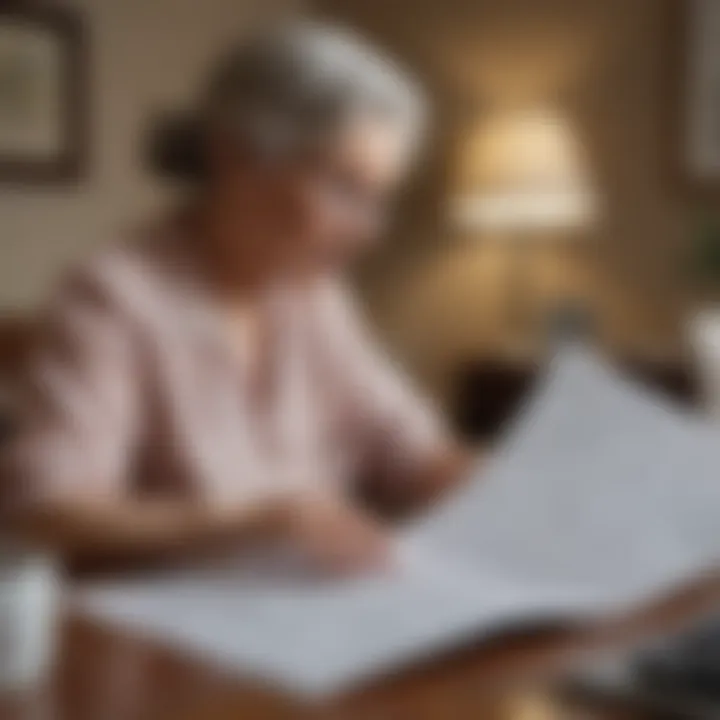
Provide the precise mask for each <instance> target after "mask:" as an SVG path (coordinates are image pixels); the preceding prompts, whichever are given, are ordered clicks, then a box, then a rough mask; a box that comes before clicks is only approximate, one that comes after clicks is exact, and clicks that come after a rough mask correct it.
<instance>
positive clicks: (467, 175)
mask: <svg viewBox="0 0 720 720" xmlns="http://www.w3.org/2000/svg"><path fill="white" fill-rule="evenodd" d="M456 187H457V188H458V190H457V194H456V196H455V197H454V198H453V200H452V207H451V215H452V219H453V221H454V223H456V224H457V226H459V227H460V228H463V229H487V230H505V231H520V232H522V233H527V232H532V231H536V230H552V229H558V230H559V229H571V228H578V227H581V226H584V225H587V224H588V223H590V222H591V221H592V219H593V217H594V215H595V210H596V208H595V201H594V197H593V193H592V192H591V190H590V186H589V183H588V179H587V177H586V175H585V169H584V162H583V160H582V152H581V149H580V147H579V146H578V143H577V141H576V139H575V137H574V135H573V133H572V132H571V131H570V128H569V126H568V124H567V122H566V121H565V120H564V118H562V117H561V116H559V115H557V114H555V113H551V112H547V111H532V112H523V113H511V114H506V115H500V116H497V117H492V118H490V119H488V120H487V121H486V122H484V123H481V124H480V125H479V126H478V127H477V128H476V131H475V132H474V133H473V135H472V136H471V137H470V138H469V139H468V141H467V143H466V144H464V145H463V147H462V156H461V158H459V162H458V167H457V173H456Z"/></svg>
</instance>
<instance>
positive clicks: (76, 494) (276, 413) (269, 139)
mask: <svg viewBox="0 0 720 720" xmlns="http://www.w3.org/2000/svg"><path fill="white" fill-rule="evenodd" d="M421 125H422V107H421V103H420V102H419V99H418V96H417V93H416V91H415V89H414V88H413V86H412V84H411V83H410V82H409V80H408V79H406V78H405V77H404V76H403V75H402V74H401V73H400V72H399V71H398V69H397V68H396V67H395V66H394V65H393V64H391V63H390V62H388V61H387V60H384V59H383V58H382V57H380V56H379V55H378V54H376V52H375V51H374V50H372V49H370V48H368V47H366V46H365V45H364V44H362V43H361V42H359V41H358V40H357V39H356V38H354V37H352V36H348V35H347V34H344V33H342V32H339V31H337V30H332V29H329V28H323V27H320V26H315V25H306V24H296V25H292V26H289V27H284V28H282V29H279V30H278V29H275V30H273V31H271V32H267V33H265V34H263V35H261V36H259V37H256V38H254V39H253V40H252V41H250V42H248V43H245V44H243V45H242V46H241V47H239V48H238V49H236V50H235V51H234V52H233V53H232V54H231V55H230V57H229V58H227V59H226V60H225V61H224V62H223V63H221V66H220V67H219V69H218V71H217V73H216V74H215V76H214V77H213V79H212V81H211V83H210V85H209V89H208V91H207V92H206V93H205V94H204V95H203V98H202V102H201V103H200V109H199V112H197V113H196V114H195V122H194V123H189V122H186V123H185V126H186V127H185V131H184V132H183V133H178V132H177V130H176V131H175V133H174V134H173V136H172V138H173V139H174V144H175V145H177V144H178V143H177V141H178V140H179V139H180V140H182V142H181V144H180V147H178V148H174V149H173V151H172V152H161V153H159V154H157V153H156V155H157V156H158V157H159V158H160V159H161V160H163V161H164V165H165V168H166V169H168V168H169V169H171V170H173V171H174V172H175V173H176V174H177V173H179V172H182V173H183V175H184V176H185V178H186V179H188V178H191V179H192V180H193V183H192V196H191V198H190V200H189V202H187V203H186V204H185V205H184V207H183V209H182V211H181V212H177V213H175V214H173V216H172V217H171V218H168V219H165V220H164V221H162V222H160V223H156V224H155V225H154V226H153V227H151V228H146V229H145V230H144V232H142V233H141V234H140V237H134V238H133V239H132V241H130V242H125V243H123V244H121V245H117V246H114V247H112V248H111V249H109V250H103V251H102V252H101V253H100V254H99V255H98V256H97V257H95V258H93V259H92V261H91V262H90V263H88V265H87V266H86V267H85V268H83V269H81V271H80V272H78V273H77V274H76V275H75V276H74V277H73V278H72V280H71V281H70V282H69V283H68V284H67V287H66V288H65V289H64V291H63V292H62V293H61V295H60V297H59V298H58V300H57V302H56V303H55V304H54V306H53V309H52V312H51V316H50V318H49V322H48V324H47V327H46V330H45V333H44V335H43V340H44V342H43V343H42V348H41V351H40V352H39V354H38V357H37V359H36V360H37V361H36V363H35V364H34V366H33V373H32V377H33V382H32V383H31V385H30V391H29V393H28V395H27V398H26V400H25V402H24V405H23V413H22V414H21V427H20V432H19V433H18V436H17V438H16V440H15V441H14V442H13V443H12V447H11V448H9V451H8V455H7V457H6V458H5V460H6V465H5V475H6V476H5V477H4V478H3V482H2V500H3V502H2V505H3V509H4V511H6V512H7V517H9V518H10V519H11V520H12V521H13V522H14V523H16V525H17V527H18V529H19V531H20V532H23V533H26V534H28V535H29V536H31V537H32V538H34V539H35V540H36V541H40V542H43V543H47V544H50V545H51V546H52V547H54V548H57V549H58V550H59V551H63V552H83V551H86V550H88V549H89V550H92V551H93V552H110V553H122V554H127V553H131V554H133V553H138V554H140V555H142V556H148V555H153V554H157V553H160V554H165V553H167V552H169V551H172V552H177V551H190V550H193V551H195V550H197V549H198V548H200V549H202V548H213V549H214V548H217V547H219V546H222V547H225V548H228V547H230V548H234V547H236V546H237V547H239V546H241V545H242V544H243V543H247V542H262V541H265V540H267V541H284V542H289V543H291V544H292V545H294V546H295V547H297V548H300V549H301V550H302V551H303V552H304V553H307V554H309V556H310V557H311V558H312V559H313V560H314V561H315V562H317V563H318V564H319V565H322V566H324V567H327V568H330V569H341V570H355V569H360V568H363V567H366V566H367V565H368V564H373V563H376V562H378V561H382V560H383V557H384V555H385V553H386V552H387V550H388V548H387V543H386V533H385V529H384V527H383V525H382V524H381V523H380V522H379V521H378V520H377V519H373V518H372V517H371V516H370V515H369V514H368V513H367V512H365V511H364V510H363V509H362V508H361V507H359V506H358V505H357V504H356V503H354V502H353V497H355V494H354V493H353V492H352V489H353V483H354V482H356V481H357V479H358V478H359V477H361V476H367V475H368V474H371V475H373V476H374V477H376V478H383V480H384V482H385V483H386V484H387V486H388V487H391V488H393V489H394V491H395V494H396V495H398V496H407V497H410V496H414V497H415V498H416V499H417V498H426V499H427V498H431V497H433V495H434V494H435V493H436V492H438V491H439V490H440V489H442V488H443V487H444V486H445V485H447V484H448V483H449V482H452V480H453V478H454V477H455V476H456V475H457V473H458V471H459V466H460V461H459V458H460V453H458V452H457V450H456V448H455V447H454V445H453V443H452V442H451V441H450V440H449V439H448V437H447V435H446V434H445V433H444V432H443V431H442V429H441V428H440V426H439V424H438V422H437V421H436V419H435V418H434V417H433V415H432V413H431V411H430V409H429V408H428V406H427V405H426V404H425V403H423V402H422V401H421V400H420V399H419V398H418V397H416V396H415V394H414V393H413V391H412V390H411V389H410V388H409V387H408V386H407V384H406V383H405V382H404V380H403V379H402V378H401V377H400V376H399V375H398V374H397V372H396V371H395V370H394V369H393V368H392V367H391V366H390V365H389V364H388V363H387V362H386V360H385V359H384V358H383V357H382V355H381V354H379V353H378V352H377V350H376V349H375V348H374V347H373V346H372V344H371V342H370V340H369V339H368V337H367V336H366V334H365V332H364V331H363V330H362V328H361V326H360V324H359V322H358V320H357V318H356V317H355V315H354V311H353V309H352V307H351V306H350V304H349V302H348V299H347V297H346V294H345V293H344V291H343V289H342V286H341V284H340V283H339V280H338V276H339V273H340V271H341V270H342V268H343V267H344V266H345V265H346V264H347V263H348V262H349V261H351V260H352V259H353V258H354V257H355V256H356V255H357V254H358V253H359V252H361V251H363V250H365V249H366V248H367V247H368V246H369V245H371V243H372V242H373V240H374V239H375V238H376V237H377V235H378V233H379V231H380V230H381V229H382V224H383V220H384V215H385V210H386V206H387V203H388V201H389V200H390V198H391V196H392V193H393V191H394V189H395V187H396V185H397V184H398V182H399V180H400V179H401V177H402V176H403V174H404V173H405V172H406V170H407V168H408V165H409V163H410V161H411V159H412V155H413V153H414V151H415V149H416V145H417V142H418V139H419V135H420V133H421ZM191 126H192V127H191ZM191 129H192V132H191V131H190V130H191Z"/></svg>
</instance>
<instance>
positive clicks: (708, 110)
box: [669, 0, 720, 198]
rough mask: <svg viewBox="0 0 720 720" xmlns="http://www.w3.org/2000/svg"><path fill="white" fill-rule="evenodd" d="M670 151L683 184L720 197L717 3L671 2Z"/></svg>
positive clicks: (719, 26) (719, 12)
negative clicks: (671, 126) (671, 96)
mask: <svg viewBox="0 0 720 720" xmlns="http://www.w3.org/2000/svg"><path fill="white" fill-rule="evenodd" d="M670 5H671V8H672V12H671V13H670V16H669V17H670V31H671V33H672V36H673V38H674V40H675V41H674V43H673V49H674V50H675V52H674V53H673V54H671V58H670V59H671V63H672V65H671V72H672V73H673V74H674V75H675V77H676V83H675V90H676V92H674V98H673V101H674V108H673V114H672V117H673V119H674V133H673V145H674V148H673V151H674V154H675V158H676V162H675V165H676V169H677V173H678V174H679V175H680V179H681V182H682V184H683V186H684V187H685V188H686V189H687V190H689V191H690V192H691V193H692V194H694V195H696V196H699V197H703V196H712V197H713V198H720V41H719V40H718V38H720V2H719V1H718V0H670Z"/></svg>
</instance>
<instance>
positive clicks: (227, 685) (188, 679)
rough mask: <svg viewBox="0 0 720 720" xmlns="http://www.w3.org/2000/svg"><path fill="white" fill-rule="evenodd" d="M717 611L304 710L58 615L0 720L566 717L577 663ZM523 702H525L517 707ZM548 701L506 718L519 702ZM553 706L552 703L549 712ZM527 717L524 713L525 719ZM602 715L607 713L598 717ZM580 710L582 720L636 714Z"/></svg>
mask: <svg viewBox="0 0 720 720" xmlns="http://www.w3.org/2000/svg"><path fill="white" fill-rule="evenodd" d="M719 604H720V577H718V578H715V577H713V578H711V579H706V580H704V581H703V582H701V583H698V584H697V585H695V586H694V587H692V588H688V589H687V590H685V591H683V592H682V593H680V594H676V595H674V596H672V597H670V598H667V599H665V600H663V601H662V602H658V603H657V604H655V605H654V606H653V607H651V608H645V609H643V611H641V612H636V613H634V614H633V615H630V616H625V617H622V618H616V619H614V620H613V621H608V622H605V623H603V624H599V625H595V626H592V627H582V628H575V629H565V630H560V629H555V630H547V629H546V630H544V631H535V632H532V633H531V632H525V633H516V634H515V635H512V636H508V635H505V636H503V637H498V638H496V639H494V640H492V641H489V642H484V643H479V644H478V643H476V644H474V645H470V646H468V647H466V648H464V649H462V650H459V651H456V652H454V653H452V654H449V655H446V656H444V657H439V658H435V659H434V660H432V661H431V662H426V663H424V664H423V665H420V666H418V667H414V668H411V669H407V670H404V671H403V672H400V673H398V674H397V675H395V676H392V677H385V678H383V679H382V680H380V681H377V682H375V683H374V684H373V685H371V686H368V687H364V688H361V689H358V690H357V691H355V692H354V693H352V694H349V695H346V696H343V697H339V698H336V699H334V700H331V701H328V702H325V703H323V704H317V705H312V704H308V703H302V702H300V701H298V700H297V699H293V698H291V697H286V696H284V695H282V694H281V693H279V692H277V691H276V690H273V689H270V688H261V687H259V686H257V685H253V684H250V683H247V682H244V681H243V680H242V679H241V678H238V677H236V676H234V675H233V674H232V673H229V672H228V671H227V670H226V669H224V668H222V667H221V666H219V665H217V664H214V663H213V662H211V661H207V660H201V659H199V658H195V657H192V656H191V655H189V654H185V653H181V652H178V651H174V650H171V649H169V648H164V647H161V646H159V645H157V644H154V643H152V642H150V641H149V640H147V639H145V638H143V637H142V636H139V635H137V634H134V633H133V632H131V631H128V630H127V629H117V628H111V627H109V626H105V625H103V624H101V623H96V622H95V621H92V622H91V621H89V620H88V619H85V618H82V617H77V616H72V615H68V616H67V617H65V618H64V620H63V622H62V630H61V632H60V642H59V648H58V653H57V662H56V667H55V670H54V672H53V676H52V678H51V680H50V681H49V683H48V684H47V687H46V688H45V690H44V691H43V692H39V693H36V694H34V695H32V694H31V695H26V696H25V697H16V698H4V699H3V698H0V718H2V720H31V719H32V720H35V718H48V719H50V720H136V719H142V720H146V719H147V720H165V719H167V720H171V719H172V720H184V719H188V720H190V719H195V718H197V719H198V720H224V719H225V718H227V719H229V718H243V719H245V718H247V719H248V720H287V719H294V718H303V719H305V718H308V719H313V720H315V719H318V720H320V719H322V720H325V719H328V720H346V719H347V720H356V719H357V720H360V719H362V720H365V719H367V720H385V719H387V720H405V719H407V720H435V719H440V718H452V720H464V719H465V718H467V719H468V720H470V719H472V720H476V719H478V718H482V719H483V720H495V719H496V718H497V720H515V718H517V719H518V720H522V718H525V717H533V718H535V717H537V718H541V719H542V720H565V718H571V719H573V718H575V717H579V716H578V715H575V714H571V715H565V714H564V711H561V710H557V713H556V712H555V710H552V709H550V708H551V705H550V704H549V703H550V700H547V701H545V700H540V699H539V698H545V697H550V696H551V692H550V690H549V688H551V687H552V685H553V683H554V682H555V681H557V680H558V679H561V678H562V677H563V676H564V675H565V674H566V673H567V672H568V671H569V670H570V669H572V668H574V667H577V666H578V665H579V663H581V662H583V661H587V660H591V659H592V658H593V657H595V656H597V655H598V654H601V653H604V652H610V651H612V650H614V649H621V648H627V647H629V646H631V645H634V644H637V643H638V642H640V641H642V640H643V639H646V638H649V637H653V636H656V635H658V634H661V633H665V632H668V631H671V630H673V629H676V628H678V627H681V626H682V625H683V624H685V623H688V622H690V621H692V620H695V619H698V618H699V617H701V616H703V615H705V614H707V613H708V612H710V611H712V610H713V609H714V608H716V607H717V606H718V605H719ZM528 698H530V699H528ZM526 702H527V703H536V704H537V703H540V704H543V703H548V704H547V705H545V706H544V709H542V710H538V711H537V713H535V714H532V713H531V712H527V713H525V712H524V711H523V712H520V711H518V712H517V713H515V712H514V711H512V710H511V708H514V707H517V706H519V705H522V704H523V703H526ZM552 707H554V706H552ZM533 712H535V711H533ZM608 713H609V711H608ZM608 713H603V714H595V713H594V712H593V714H584V715H583V716H582V717H583V718H603V719H605V718H611V717H612V718H613V719H614V718H616V717H636V716H635V715H616V714H612V715H611V714H608Z"/></svg>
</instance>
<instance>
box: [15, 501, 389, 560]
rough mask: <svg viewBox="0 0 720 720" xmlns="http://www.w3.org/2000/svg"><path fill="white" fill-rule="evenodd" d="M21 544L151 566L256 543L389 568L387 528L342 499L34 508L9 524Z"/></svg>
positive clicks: (75, 557) (74, 503) (69, 503)
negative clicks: (273, 543) (227, 505)
mask: <svg viewBox="0 0 720 720" xmlns="http://www.w3.org/2000/svg"><path fill="white" fill-rule="evenodd" d="M3 520H4V521H7V523H4V526H5V527H7V529H8V530H9V532H10V533H12V534H13V535H15V536H17V537H18V539H20V540H22V541H25V542H27V543H29V544H31V545H33V546H39V547H42V548H44V549H49V550H50V551H51V552H53V553H54V554H59V555H61V556H63V557H64V558H67V559H71V560H78V559H79V560H83V559H85V560H87V559H91V560H94V561H99V562H101V563H103V562H107V561H110V562H113V561H115V560H118V559H120V560H121V561H123V562H131V563H137V562H140V563H152V562H153V561H157V560H167V559H172V558H177V557H193V556H198V555H203V554H207V553H212V552H213V551H218V550H222V549H234V550H241V549H242V547H243V546H245V545H248V544H252V543H254V542H255V541H263V540H270V541H281V542H285V543H287V545H289V546H290V547H292V548H293V549H294V550H296V551H297V552H299V553H300V554H301V555H303V556H304V557H305V558H306V559H307V560H308V561H309V562H311V563H312V564H314V565H315V566H316V567H317V568H318V569H320V570H327V571H330V572H341V573H344V572H353V571H357V570H362V569H365V568H367V567H372V566H376V565H378V564H383V563H384V562H385V561H386V559H387V557H388V553H389V543H388V540H387V536H386V533H385V530H384V528H382V527H381V526H380V525H379V524H378V523H377V522H375V521H374V520H373V519H372V518H371V517H369V516H367V515H365V514H363V513H362V512H361V511H359V510H358V509H357V508H355V507H352V506H351V505H349V504H347V503H346V502H345V501H344V500H343V499H342V498H340V497H333V496H330V495H318V494H313V493H303V494H288V495H283V496H277V497H274V498H269V499H267V500H265V501H262V502H256V503H254V504H246V505H243V506H241V507H235V508H230V509H220V508H211V507H208V506H203V505H196V504H192V503H189V502H182V501H170V500H168V501H159V500H155V501H152V500H130V499H125V500H114V501H113V502H89V501H82V500H72V501H65V502H58V501H55V502H52V503H46V504H35V505H34V506H32V507H25V508H24V509H18V510H16V511H15V512H14V513H13V514H11V515H9V516H6V517H5V518H3Z"/></svg>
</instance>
